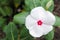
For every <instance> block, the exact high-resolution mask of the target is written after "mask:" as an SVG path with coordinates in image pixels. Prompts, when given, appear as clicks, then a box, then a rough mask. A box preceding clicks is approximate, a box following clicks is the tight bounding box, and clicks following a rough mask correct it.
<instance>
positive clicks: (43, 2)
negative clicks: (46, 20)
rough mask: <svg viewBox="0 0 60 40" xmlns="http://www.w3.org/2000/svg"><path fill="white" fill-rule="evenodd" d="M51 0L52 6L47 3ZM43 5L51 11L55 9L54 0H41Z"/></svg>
mask: <svg viewBox="0 0 60 40" xmlns="http://www.w3.org/2000/svg"><path fill="white" fill-rule="evenodd" d="M50 1H52V2H51V6H50V7H49V5H47V3H48V2H50ZM46 5H47V6H48V7H49V8H48V9H47V8H46ZM41 6H42V7H44V8H45V9H46V10H49V11H51V12H52V11H53V9H54V2H53V0H41Z"/></svg>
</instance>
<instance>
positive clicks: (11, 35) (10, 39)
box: [4, 22, 18, 40]
mask: <svg viewBox="0 0 60 40" xmlns="http://www.w3.org/2000/svg"><path fill="white" fill-rule="evenodd" d="M4 32H5V33H6V38H5V40H17V35H18V33H17V28H16V26H15V24H14V23H13V22H10V23H9V24H8V25H6V26H5V27H4Z"/></svg>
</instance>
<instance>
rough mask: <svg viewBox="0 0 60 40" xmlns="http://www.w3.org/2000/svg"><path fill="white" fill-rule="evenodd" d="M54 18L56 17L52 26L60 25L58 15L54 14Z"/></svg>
mask: <svg viewBox="0 0 60 40" xmlns="http://www.w3.org/2000/svg"><path fill="white" fill-rule="evenodd" d="M55 18H56V22H55V24H54V26H60V17H58V16H55Z"/></svg>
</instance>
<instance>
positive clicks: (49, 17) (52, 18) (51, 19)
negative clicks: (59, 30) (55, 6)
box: [46, 11, 56, 25]
mask: <svg viewBox="0 0 60 40" xmlns="http://www.w3.org/2000/svg"><path fill="white" fill-rule="evenodd" d="M46 16H47V22H46V23H47V24H48V25H53V24H54V23H55V21H56V19H55V16H54V15H53V14H52V13H51V12H49V11H47V15H46Z"/></svg>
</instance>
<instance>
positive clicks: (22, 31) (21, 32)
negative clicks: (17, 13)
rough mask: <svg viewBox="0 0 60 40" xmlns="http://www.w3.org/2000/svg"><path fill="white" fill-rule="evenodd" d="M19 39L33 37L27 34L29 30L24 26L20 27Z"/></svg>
mask: <svg viewBox="0 0 60 40" xmlns="http://www.w3.org/2000/svg"><path fill="white" fill-rule="evenodd" d="M20 36H21V40H33V37H32V36H31V35H30V34H29V31H28V30H27V29H26V27H25V26H23V27H22V30H21V31H20Z"/></svg>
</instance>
